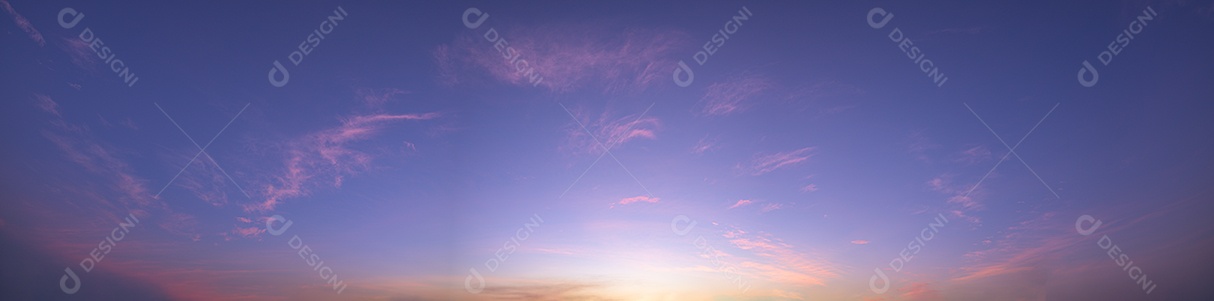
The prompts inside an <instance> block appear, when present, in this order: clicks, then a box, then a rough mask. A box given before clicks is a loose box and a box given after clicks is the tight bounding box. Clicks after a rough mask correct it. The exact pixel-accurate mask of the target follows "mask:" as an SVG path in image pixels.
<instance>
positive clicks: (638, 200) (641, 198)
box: [613, 195, 661, 206]
mask: <svg viewBox="0 0 1214 301" xmlns="http://www.w3.org/2000/svg"><path fill="white" fill-rule="evenodd" d="M660 200H661V198H651V197H648V196H644V195H640V196H634V197H630V198H623V199H621V200H620V201H619V202H616V203H615V204H613V206H614V205H621V206H623V205H628V204H632V203H657V202H658V201H660Z"/></svg>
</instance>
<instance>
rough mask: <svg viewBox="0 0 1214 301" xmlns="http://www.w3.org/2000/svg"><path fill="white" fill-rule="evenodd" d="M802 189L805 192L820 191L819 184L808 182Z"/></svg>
mask: <svg viewBox="0 0 1214 301" xmlns="http://www.w3.org/2000/svg"><path fill="white" fill-rule="evenodd" d="M801 191H804V192H814V191H818V185H816V184H807V185H805V186H802V187H801Z"/></svg>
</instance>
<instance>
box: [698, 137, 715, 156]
mask: <svg viewBox="0 0 1214 301" xmlns="http://www.w3.org/2000/svg"><path fill="white" fill-rule="evenodd" d="M717 148H720V146H719V145H718V139H717V138H712V139H709V138H708V137H704V138H701V139H700V141H699V142H696V145H694V146H692V147H691V152H692V153H694V154H703V153H704V152H707V151H710V150H714V149H717Z"/></svg>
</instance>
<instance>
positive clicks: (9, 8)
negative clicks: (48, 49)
mask: <svg viewBox="0 0 1214 301" xmlns="http://www.w3.org/2000/svg"><path fill="white" fill-rule="evenodd" d="M0 7H3V8H4V12H7V13H8V15H9V17H12V18H13V23H17V27H20V28H21V30H22V31H25V34H26V35H28V36H29V37H30V39H32V40H34V42H35V43H38V46H46V40H45V39H43V38H42V33H41V32H38V29H37V28H34V25H33V24H30V21H29V20H27V19H25V17H24V16H22V15H21V14H19V13H17V10H15V9H13V5H11V4H9V3H8V0H0Z"/></svg>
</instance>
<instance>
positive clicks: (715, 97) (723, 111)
mask: <svg viewBox="0 0 1214 301" xmlns="http://www.w3.org/2000/svg"><path fill="white" fill-rule="evenodd" d="M774 86H775V84H774V83H773V82H772V81H771V80H769V79H767V78H766V77H763V76H758V75H753V74H743V75H739V76H734V77H730V78H728V79H725V80H723V81H721V82H717V83H713V84H712V85H709V86H708V88H707V89H706V91H704V97H702V98H700V113H701V114H704V115H708V116H725V115H730V114H733V113H740V112H742V111H745V110H746V109H748V108H750V106H752V105H753V102H755V101H758V99H757V98H759V97H760V96H762V95H763V93H765V92H767V91H768V90H770V89H772V88H773V87H774Z"/></svg>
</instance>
